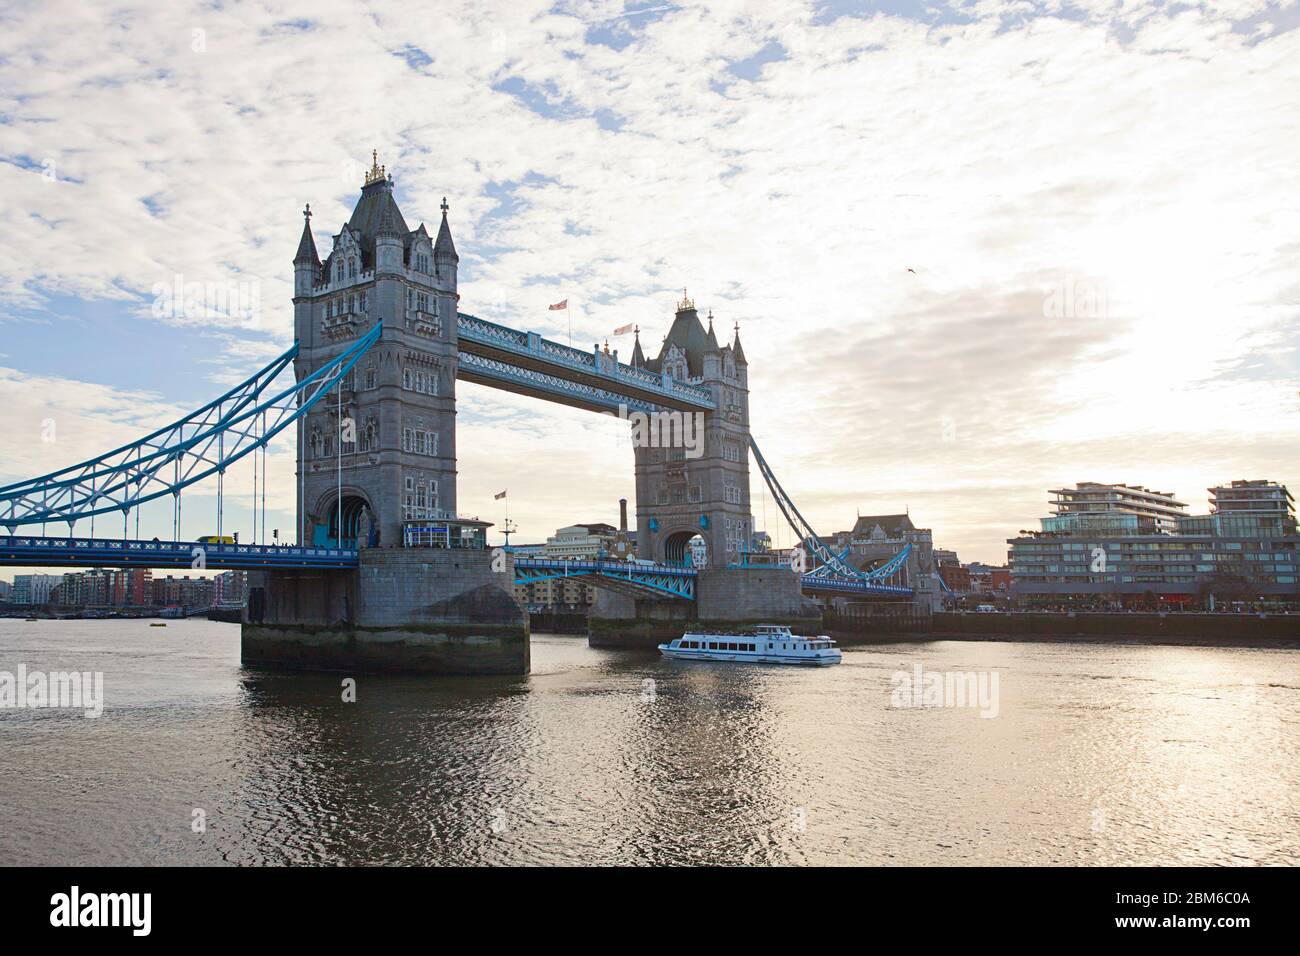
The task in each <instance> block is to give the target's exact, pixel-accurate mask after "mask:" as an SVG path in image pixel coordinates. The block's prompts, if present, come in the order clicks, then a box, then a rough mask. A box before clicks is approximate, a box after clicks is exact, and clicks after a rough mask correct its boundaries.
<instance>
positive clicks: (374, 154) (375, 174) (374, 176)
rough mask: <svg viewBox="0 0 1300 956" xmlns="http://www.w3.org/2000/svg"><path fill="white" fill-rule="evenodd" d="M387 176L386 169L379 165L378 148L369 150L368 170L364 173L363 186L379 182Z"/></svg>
mask: <svg viewBox="0 0 1300 956" xmlns="http://www.w3.org/2000/svg"><path fill="white" fill-rule="evenodd" d="M387 178H388V173H387V170H386V169H385V168H384V167H383V166H380V165H379V150H377V149H372V150H371V151H370V172H368V173H366V180H365V182H364V183H362V185H363V186H369V185H370V184H371V183H377V182H381V181H383V180H384V179H387Z"/></svg>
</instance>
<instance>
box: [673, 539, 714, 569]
mask: <svg viewBox="0 0 1300 956" xmlns="http://www.w3.org/2000/svg"><path fill="white" fill-rule="evenodd" d="M664 561H666V562H667V563H668V564H677V565H682V566H685V567H693V568H705V567H708V564H709V545H708V542H706V541H705V540H704V536H703V535H701V534H700V533H699V532H697V531H677V532H674V533H672V534H670V535H668V537H667V538H665V539H664Z"/></svg>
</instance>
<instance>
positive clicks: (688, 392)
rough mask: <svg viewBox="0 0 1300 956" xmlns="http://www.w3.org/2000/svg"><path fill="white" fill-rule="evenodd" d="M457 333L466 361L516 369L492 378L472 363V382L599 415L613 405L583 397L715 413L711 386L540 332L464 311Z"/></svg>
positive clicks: (645, 408)
mask: <svg viewBox="0 0 1300 956" xmlns="http://www.w3.org/2000/svg"><path fill="white" fill-rule="evenodd" d="M456 335H457V339H458V341H459V345H460V351H461V353H462V357H461V360H462V362H464V355H466V354H468V355H472V356H475V357H476V358H477V359H481V360H486V361H489V362H497V363H500V365H501V366H504V367H508V368H510V369H513V370H515V371H514V374H512V375H510V376H509V377H502V376H490V375H487V374H486V373H485V372H484V369H485V368H488V367H486V366H483V365H477V364H475V363H473V362H471V363H470V365H471V369H470V370H471V371H473V372H477V373H478V374H479V376H480V377H479V378H472V377H470V376H468V375H462V376H461V377H463V378H466V380H467V381H477V382H479V383H480V384H485V385H494V386H496V387H499V388H510V389H512V390H515V391H524V392H525V394H530V395H534V396H536V397H540V398H547V399H559V400H561V401H567V402H569V403H571V404H579V405H583V407H588V408H594V409H595V410H596V411H606V410H608V409H609V405H608V404H606V402H605V400H604V399H601V400H600V401H599V403H598V404H584V402H583V401H582V399H584V398H588V397H589V396H590V395H591V394H593V393H608V394H609V395H612V396H617V397H618V399H619V400H621V401H623V402H624V403H626V404H627V405H628V407H629V408H638V407H639V408H640V409H641V410H648V408H649V407H659V408H672V409H677V410H680V411H712V410H713V408H714V403H713V396H712V393H711V392H710V391H709V390H708V389H707V388H704V387H701V386H699V385H695V384H692V383H690V382H678V381H675V380H674V379H673V378H672V376H670V375H667V374H663V373H656V372H652V371H650V370H649V369H645V368H636V367H634V366H631V365H627V364H624V363H622V362H619V361H617V360H616V359H615V358H614V356H613V355H605V354H600V353H599V352H597V351H595V350H593V351H591V352H584V351H582V350H581V349H575V348H573V347H572V346H568V345H562V344H560V343H559V342H552V341H551V340H550V339H544V338H542V337H541V336H540V335H537V334H536V333H535V332H524V331H521V330H519V329H512V328H509V327H507V326H504V325H498V324H497V323H495V322H489V321H487V320H486V319H480V318H479V317H478V316H474V315H467V314H466V313H464V312H460V313H458V314H457V317H456ZM524 373H536V374H537V375H540V376H542V377H543V379H542V380H545V381H547V382H548V385H547V386H539V385H538V382H539V381H541V380H539V379H537V378H533V377H532V376H529V375H527V374H524ZM553 382H569V383H572V384H573V385H580V386H588V387H589V388H590V389H591V392H588V391H582V390H573V389H564V388H556V387H553V384H551V383H553ZM634 402H639V403H640V405H639V406H638V405H635V404H634ZM617 404H618V403H617V401H616V402H615V403H614V406H613V407H614V408H615V409H617Z"/></svg>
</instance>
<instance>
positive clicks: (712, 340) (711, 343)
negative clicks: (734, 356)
mask: <svg viewBox="0 0 1300 956" xmlns="http://www.w3.org/2000/svg"><path fill="white" fill-rule="evenodd" d="M705 342H706V344H707V346H708V349H709V351H710V352H718V351H721V349H719V348H718V337H717V336H716V335H714V334H713V310H712V309H709V334H708V337H707V338H706V340H705Z"/></svg>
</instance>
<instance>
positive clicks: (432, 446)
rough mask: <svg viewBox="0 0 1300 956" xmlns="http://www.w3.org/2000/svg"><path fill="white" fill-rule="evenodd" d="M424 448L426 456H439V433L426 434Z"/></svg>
mask: <svg viewBox="0 0 1300 956" xmlns="http://www.w3.org/2000/svg"><path fill="white" fill-rule="evenodd" d="M424 447H425V452H424V453H425V454H426V455H436V454H438V433H437V432H425V433H424Z"/></svg>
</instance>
